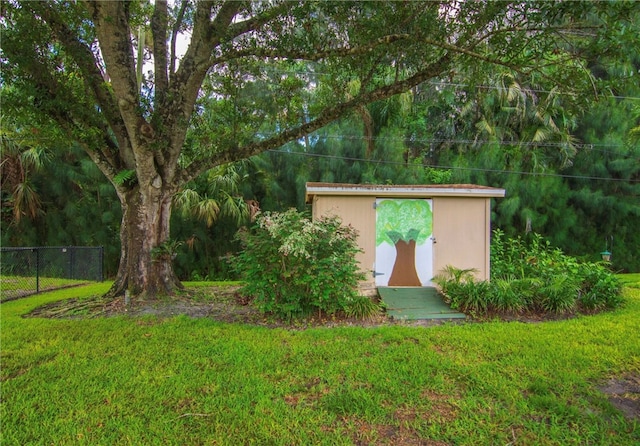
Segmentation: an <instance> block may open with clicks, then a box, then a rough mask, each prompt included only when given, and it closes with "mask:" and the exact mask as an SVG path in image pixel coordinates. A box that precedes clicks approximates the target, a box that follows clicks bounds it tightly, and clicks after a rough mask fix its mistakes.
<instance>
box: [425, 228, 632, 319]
mask: <svg viewBox="0 0 640 446" xmlns="http://www.w3.org/2000/svg"><path fill="white" fill-rule="evenodd" d="M434 281H435V282H436V283H437V284H438V285H439V286H440V288H441V289H442V292H443V294H445V296H446V297H447V299H448V300H449V301H450V302H451V305H452V307H454V308H458V309H460V310H462V311H467V312H472V313H486V312H488V311H493V312H498V313H521V312H524V311H535V312H554V313H568V312H574V311H584V312H592V311H600V310H604V309H610V308H616V307H617V306H619V305H620V304H621V303H622V295H621V292H622V286H621V283H620V281H619V279H618V278H617V277H616V276H615V275H614V274H612V273H611V271H609V270H608V268H607V267H606V266H605V264H603V263H580V262H579V261H578V260H576V259H575V258H573V257H569V256H567V255H565V254H564V253H563V252H562V251H561V250H559V249H557V248H554V247H552V246H551V245H550V244H549V242H548V241H545V240H544V239H543V238H542V237H541V236H540V235H538V234H533V235H531V236H530V237H529V239H528V240H524V239H522V238H520V237H518V238H515V239H507V238H505V236H504V233H503V232H501V231H500V230H495V231H494V233H493V239H492V242H491V282H490V283H489V282H475V281H474V280H473V276H472V275H471V271H470V270H462V269H457V268H455V267H452V266H448V267H447V268H445V270H444V271H443V273H442V274H440V275H439V276H437V277H436V279H434Z"/></svg>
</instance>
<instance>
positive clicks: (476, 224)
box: [312, 195, 490, 280]
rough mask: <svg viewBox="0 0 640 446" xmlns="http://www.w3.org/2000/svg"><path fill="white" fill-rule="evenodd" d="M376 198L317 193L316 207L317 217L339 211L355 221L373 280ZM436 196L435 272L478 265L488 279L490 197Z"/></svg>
mask: <svg viewBox="0 0 640 446" xmlns="http://www.w3.org/2000/svg"><path fill="white" fill-rule="evenodd" d="M397 198H404V197H402V196H399V197H397ZM412 198H415V197H412ZM424 198H431V197H424ZM375 200H376V197H375V196H331V195H322V196H318V195H316V196H314V197H313V208H312V209H313V217H314V218H318V217H320V216H322V215H338V216H340V217H341V218H342V223H343V224H351V226H353V227H354V228H355V229H356V230H357V231H358V233H359V236H358V243H359V245H360V247H361V248H362V249H363V251H364V252H363V253H361V254H359V255H358V257H357V259H358V261H359V262H360V265H361V268H362V270H363V271H364V272H366V273H367V279H368V280H373V276H372V275H371V271H372V269H373V265H374V263H375V250H376V247H375V239H376V234H375V230H376V228H375V222H376V215H375V209H374V203H375ZM432 200H433V236H434V237H435V244H434V246H433V256H434V263H433V274H434V275H436V274H438V273H439V272H440V270H441V269H442V268H444V267H445V266H447V265H452V266H454V267H456V268H461V269H466V268H475V269H476V270H478V272H477V273H476V277H477V278H478V279H481V280H485V279H488V278H489V237H490V198H485V197H472V198H467V197H433V198H432Z"/></svg>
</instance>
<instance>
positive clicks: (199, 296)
mask: <svg viewBox="0 0 640 446" xmlns="http://www.w3.org/2000/svg"><path fill="white" fill-rule="evenodd" d="M239 289H240V287H239V286H232V285H219V286H208V287H202V288H192V289H189V290H187V291H183V292H181V293H179V294H178V295H177V296H173V297H170V298H160V299H154V300H136V299H132V300H131V301H126V300H125V298H124V297H118V298H115V299H114V298H111V299H105V298H103V297H102V296H95V297H91V298H85V299H67V300H63V301H57V302H52V303H50V304H46V305H43V306H41V307H38V308H36V309H34V310H33V311H32V312H31V313H28V314H26V315H25V317H45V318H66V319H70V318H75V319H80V318H95V317H113V316H123V315H128V316H145V315H154V316H158V317H173V316H178V315H184V316H188V317H193V318H202V317H206V318H209V319H214V320H216V321H220V322H226V323H245V324H253V325H262V326H269V327H284V328H290V329H304V328H309V327H318V326H324V327H335V326H364V327H374V326H381V325H404V326H420V327H430V326H437V325H443V324H449V325H451V324H465V323H473V322H486V321H494V320H503V321H511V322H525V323H537V322H545V321H551V320H561V319H568V318H571V317H575V315H573V314H555V313H552V314H546V315H543V314H523V315H506V316H505V315H498V314H492V315H487V316H483V317H468V318H467V319H423V320H413V321H405V320H397V319H393V318H392V317H389V316H387V315H386V314H380V315H378V316H376V317H373V318H369V319H366V320H359V319H354V318H348V317H345V316H344V315H329V316H327V315H323V314H316V315H313V316H311V317H308V318H305V319H301V320H298V319H297V320H294V321H283V320H280V319H277V318H275V317H273V316H269V315H265V314H263V313H261V312H260V311H259V310H258V309H257V308H255V306H253V305H251V302H250V301H249V299H247V298H246V297H245V296H242V295H241V294H240V293H239Z"/></svg>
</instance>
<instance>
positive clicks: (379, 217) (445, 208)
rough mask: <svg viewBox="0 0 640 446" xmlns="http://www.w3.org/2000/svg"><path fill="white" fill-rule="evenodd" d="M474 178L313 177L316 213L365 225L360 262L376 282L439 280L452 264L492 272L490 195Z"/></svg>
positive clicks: (493, 194) (310, 195)
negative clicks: (422, 181) (441, 181)
mask: <svg viewBox="0 0 640 446" xmlns="http://www.w3.org/2000/svg"><path fill="white" fill-rule="evenodd" d="M504 195H505V190H504V189H498V188H493V187H485V186H477V185H472V184H445V185H413V186H398V185H367V184H357V185H356V184H337V183H336V184H333V183H307V185H306V200H307V203H310V204H311V205H312V209H313V211H312V212H313V218H318V217H321V216H323V215H337V216H339V217H340V218H341V219H342V223H343V224H344V225H351V226H353V227H354V228H355V229H357V230H358V233H359V236H358V244H359V246H360V247H361V248H362V251H363V252H362V253H361V254H360V255H359V257H358V261H359V262H360V265H361V267H362V269H363V271H365V272H366V273H367V277H368V278H370V279H371V282H374V281H375V286H376V287H386V286H393V287H400V286H432V281H431V279H432V278H433V277H434V276H435V275H436V274H438V273H439V272H440V271H441V270H442V269H443V268H445V267H446V266H447V265H451V266H454V267H456V268H461V269H466V268H473V269H475V270H476V271H477V272H476V273H475V275H476V277H477V278H478V279H481V280H485V279H488V278H489V268H490V266H489V241H490V235H491V221H490V217H491V206H490V205H491V203H490V201H491V198H497V197H504Z"/></svg>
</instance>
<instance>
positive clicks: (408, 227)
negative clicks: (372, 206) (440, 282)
mask: <svg viewBox="0 0 640 446" xmlns="http://www.w3.org/2000/svg"><path fill="white" fill-rule="evenodd" d="M376 213H377V215H376V246H380V245H381V244H383V243H387V244H389V245H391V246H393V247H395V249H396V260H395V263H394V265H393V270H392V272H391V276H390V277H389V283H388V285H389V286H421V285H422V282H421V281H420V278H419V277H418V273H417V271H416V246H420V245H422V244H424V243H425V242H426V241H427V240H428V238H429V236H430V235H431V233H432V227H433V225H432V223H433V214H432V212H431V205H430V202H429V201H427V200H409V199H404V200H393V199H390V200H382V201H380V202H379V203H378V205H377V207H376Z"/></svg>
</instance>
